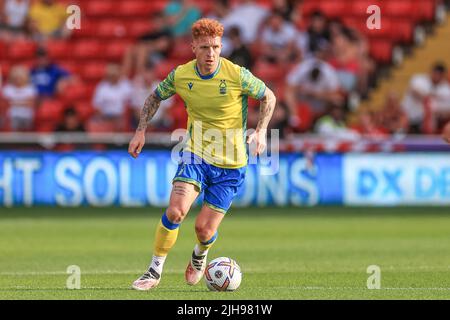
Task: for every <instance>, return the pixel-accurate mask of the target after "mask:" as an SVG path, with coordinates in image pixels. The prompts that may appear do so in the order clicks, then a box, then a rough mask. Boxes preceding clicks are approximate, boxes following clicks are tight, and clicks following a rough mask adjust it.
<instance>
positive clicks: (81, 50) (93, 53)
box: [73, 40, 103, 59]
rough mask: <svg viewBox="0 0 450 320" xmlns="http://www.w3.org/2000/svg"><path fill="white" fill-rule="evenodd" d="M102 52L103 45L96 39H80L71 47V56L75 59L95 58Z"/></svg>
mask: <svg viewBox="0 0 450 320" xmlns="http://www.w3.org/2000/svg"><path fill="white" fill-rule="evenodd" d="M102 53H103V47H102V46H101V45H100V43H99V42H98V41H96V40H80V41H78V42H77V43H75V45H74V47H73V56H74V57H75V58H77V59H95V58H97V59H98V57H99V55H100V54H102Z"/></svg>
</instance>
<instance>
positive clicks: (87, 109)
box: [74, 101, 95, 123]
mask: <svg viewBox="0 0 450 320" xmlns="http://www.w3.org/2000/svg"><path fill="white" fill-rule="evenodd" d="M74 106H75V110H76V111H77V113H78V116H79V117H80V120H81V121H82V122H83V123H84V122H86V121H88V120H89V118H90V117H91V116H92V115H94V114H95V109H94V107H92V104H91V102H89V101H82V102H77V103H75V104H74Z"/></svg>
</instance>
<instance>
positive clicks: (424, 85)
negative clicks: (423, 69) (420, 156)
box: [402, 63, 450, 133]
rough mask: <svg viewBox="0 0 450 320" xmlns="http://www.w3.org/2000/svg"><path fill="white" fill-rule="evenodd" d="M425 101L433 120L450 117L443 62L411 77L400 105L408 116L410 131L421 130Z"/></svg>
mask: <svg viewBox="0 0 450 320" xmlns="http://www.w3.org/2000/svg"><path fill="white" fill-rule="evenodd" d="M426 101H428V102H429V107H430V109H431V110H430V112H431V113H432V114H431V116H432V117H433V118H435V120H437V121H438V122H439V121H440V120H442V119H447V118H449V117H450V85H449V83H448V80H447V68H446V66H445V65H444V64H443V63H436V64H435V65H434V66H433V68H432V70H431V73H430V74H429V75H426V74H417V75H415V76H413V77H412V79H411V82H410V85H409V89H408V91H407V92H406V95H405V97H404V99H403V102H402V107H403V110H404V111H405V112H406V114H407V116H408V118H409V121H410V124H411V129H410V131H411V132H412V133H422V132H423V123H424V120H425V117H426V115H427V114H426V110H427V109H426V106H427V105H426V103H425V102H426Z"/></svg>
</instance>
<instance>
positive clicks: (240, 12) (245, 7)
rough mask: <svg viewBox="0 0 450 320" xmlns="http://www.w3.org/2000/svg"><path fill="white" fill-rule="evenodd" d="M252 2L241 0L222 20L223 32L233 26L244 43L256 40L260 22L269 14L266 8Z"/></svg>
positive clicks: (251, 0) (250, 0)
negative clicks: (239, 33)
mask: <svg viewBox="0 0 450 320" xmlns="http://www.w3.org/2000/svg"><path fill="white" fill-rule="evenodd" d="M253 2H254V1H253V0H244V1H242V3H241V4H239V5H237V6H236V7H234V8H233V9H232V10H231V12H230V13H229V14H228V15H227V16H226V17H225V18H224V19H223V20H222V24H223V26H224V28H225V32H228V30H230V28H231V27H233V26H236V27H238V28H239V29H240V31H241V35H242V40H243V41H244V43H245V44H250V43H253V42H254V41H255V40H256V37H257V36H258V32H259V29H260V26H261V24H262V22H263V21H264V20H265V19H266V18H267V16H268V14H269V11H268V10H267V9H266V8H264V7H262V6H260V5H258V4H255V3H253Z"/></svg>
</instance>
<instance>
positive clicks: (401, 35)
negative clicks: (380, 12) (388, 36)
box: [391, 20, 414, 43]
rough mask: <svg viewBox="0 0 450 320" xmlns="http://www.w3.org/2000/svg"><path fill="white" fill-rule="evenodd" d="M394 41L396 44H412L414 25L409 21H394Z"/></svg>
mask: <svg viewBox="0 0 450 320" xmlns="http://www.w3.org/2000/svg"><path fill="white" fill-rule="evenodd" d="M391 30H392V39H394V40H395V41H396V42H401V43H411V42H412V41H413V33H414V25H413V22H412V21H409V20H395V21H392V27H391Z"/></svg>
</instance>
